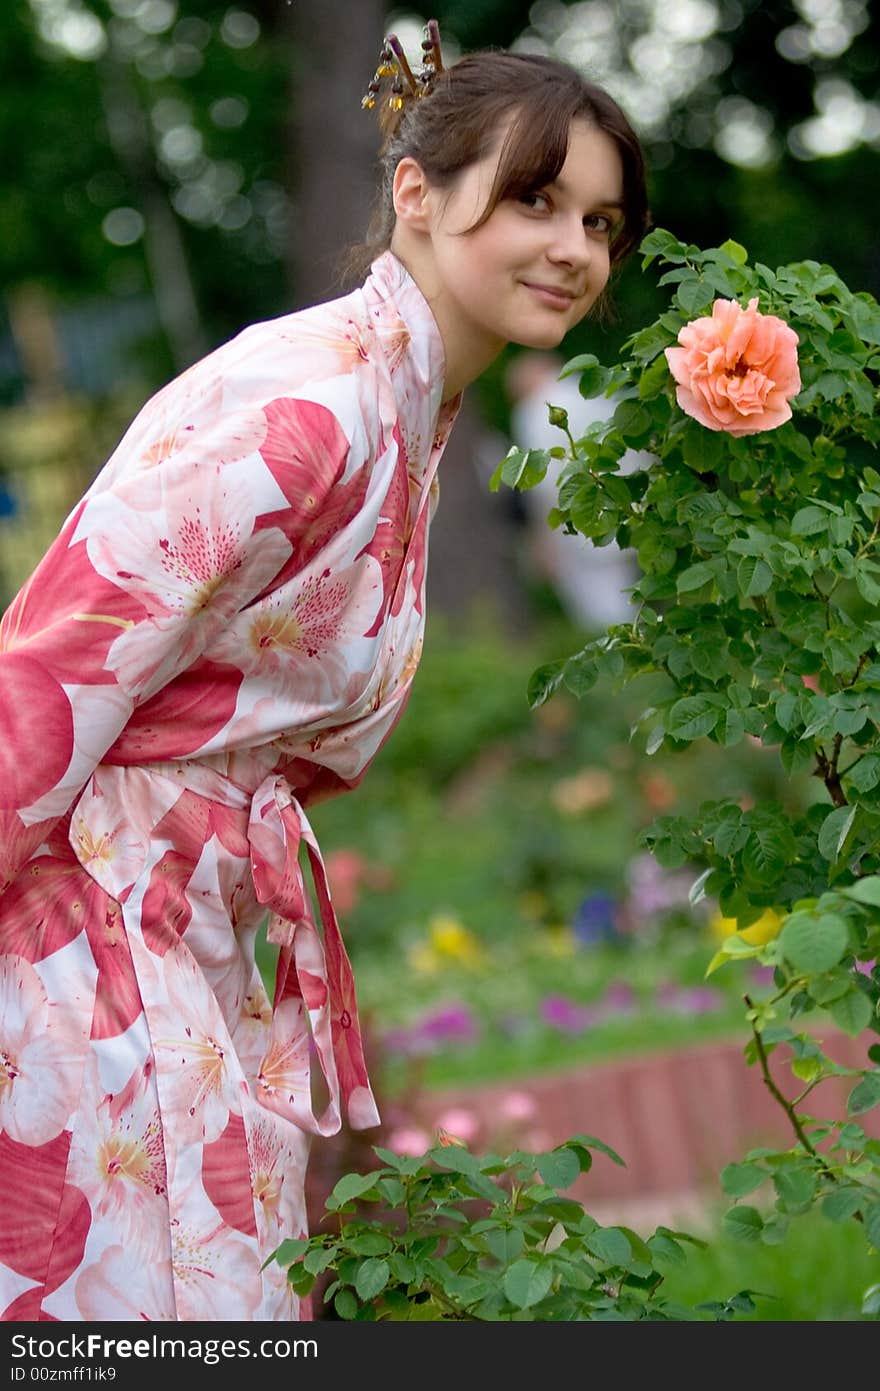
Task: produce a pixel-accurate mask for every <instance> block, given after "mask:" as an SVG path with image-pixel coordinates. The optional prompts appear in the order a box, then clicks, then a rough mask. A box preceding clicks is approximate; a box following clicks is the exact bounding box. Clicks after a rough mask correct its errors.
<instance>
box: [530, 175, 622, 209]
mask: <svg viewBox="0 0 880 1391" xmlns="http://www.w3.org/2000/svg"><path fill="white" fill-rule="evenodd" d="M545 187H547V188H556V189H558V190H559V192H560V193H570V192H571V188H570V186H569V184H567V183H566V182H565V179H558V178H557V179H551V180H550V182H549V183H548V184H546V185H545ZM591 202H592V203H593V204H594V206H595V207H597V208H619V209H621V210H622V209H623V199H622V197H621V196H620V194H615V195H614V197H613V198H593V199H591Z"/></svg>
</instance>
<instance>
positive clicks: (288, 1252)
mask: <svg viewBox="0 0 880 1391" xmlns="http://www.w3.org/2000/svg"><path fill="white" fill-rule="evenodd" d="M308 1249H309V1242H308V1238H303V1237H290V1238H289V1239H288V1240H287V1241H282V1243H281V1245H280V1246H279V1247H278V1250H277V1251H276V1252H275V1253H274V1255H273V1257H272V1259H273V1260H275V1261H277V1262H278V1264H279V1265H290V1264H291V1262H292V1261H296V1260H299V1258H300V1256H303V1255H305V1253H306V1251H308Z"/></svg>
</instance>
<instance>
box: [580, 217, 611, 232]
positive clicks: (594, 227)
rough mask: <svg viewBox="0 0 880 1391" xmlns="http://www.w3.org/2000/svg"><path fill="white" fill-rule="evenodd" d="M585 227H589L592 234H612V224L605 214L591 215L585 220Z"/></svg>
mask: <svg viewBox="0 0 880 1391" xmlns="http://www.w3.org/2000/svg"><path fill="white" fill-rule="evenodd" d="M584 226H585V227H589V229H590V231H591V232H601V233H602V234H603V235H605V236H607V235H608V234H609V233H610V232H611V228H612V222H611V218H610V217H608V216H606V214H605V213H591V214H590V216H589V217H585V218H584Z"/></svg>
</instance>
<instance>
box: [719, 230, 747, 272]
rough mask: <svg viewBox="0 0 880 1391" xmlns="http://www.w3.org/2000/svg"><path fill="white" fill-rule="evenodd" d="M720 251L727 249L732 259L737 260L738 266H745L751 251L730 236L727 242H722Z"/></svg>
mask: <svg viewBox="0 0 880 1391" xmlns="http://www.w3.org/2000/svg"><path fill="white" fill-rule="evenodd" d="M718 250H719V251H726V252H727V254H728V256H729V257H730V259H731V261H735V262H736V264H737V265H738V266H744V265H745V264H746V262H747V261H748V259H749V253H748V252H747V251H746V249H745V247H744V246H741V245H740V244H739V242H738V241H733V240H731V238H729V237H728V239H727V241H726V242H722V243H721V245H720V247H719V248H718Z"/></svg>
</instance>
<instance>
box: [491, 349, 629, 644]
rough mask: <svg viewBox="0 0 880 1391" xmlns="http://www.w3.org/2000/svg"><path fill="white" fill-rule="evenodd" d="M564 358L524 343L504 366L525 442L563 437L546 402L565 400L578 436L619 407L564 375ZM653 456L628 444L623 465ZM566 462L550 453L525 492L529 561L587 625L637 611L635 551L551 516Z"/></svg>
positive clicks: (513, 415)
mask: <svg viewBox="0 0 880 1391" xmlns="http://www.w3.org/2000/svg"><path fill="white" fill-rule="evenodd" d="M564 362H565V359H564V358H562V357H561V356H559V355H558V354H557V353H550V352H537V351H527V352H523V353H518V354H517V355H516V356H515V357H514V358H513V359H512V361H511V363H510V366H509V367H508V369H507V373H506V375H505V387H506V390H507V394H508V397H509V399H510V401H511V409H510V430H511V436H512V438H513V441H514V443H515V444H517V445H518V446H519V447H520V448H521V449H550V448H552V447H553V446H554V445H558V444H562V443H564V442H565V436H564V435H563V433H562V431H561V430H560V428H559V427H558V426H557V425H551V424H550V420H549V414H548V405H552V406H562V407H563V409H564V410H566V411H567V412H568V422H569V429H570V430H571V433H572V435H573V437H574V438H575V439H579V438H580V437H581V436H582V435H583V434H585V433H586V431H587V429H588V427H589V426H590V425H592V424H594V423H595V422H596V421H600V420H607V419H609V418H610V417H611V415H612V414H613V412H614V409H615V405H616V402H615V401H614V399H613V398H612V399H608V398H606V397H604V396H597V397H594V398H593V399H591V400H587V399H585V398H584V397H583V396H582V395H581V393H580V390H579V389H578V378H577V376H576V375H574V376H571V377H564V378H563V379H562V380H561V381H560V380H559V373H560V372H561V371H562V368H563V366H564ZM650 459H651V455H650V454H647V453H644V452H643V451H639V450H633V449H628V450H627V452H626V453H625V454H624V456H623V458H622V459H621V461H620V472H621V473H631V472H632V471H633V470H634V469H638V468H644V467H645V466H646V465H647V464H648V463H649V462H650ZM565 463H566V460H565V459H554V460H552V461H551V464H550V467H549V468H548V470H547V473H546V475H545V477H544V478H543V479H542V481H541V482H540V483H539V484H537V486H536V487H534V488H529V489H526V490H525V491H524V492H523V493H522V494H521V497H522V502H523V510H524V514H525V521H526V528H527V531H528V534H529V540H530V548H529V549H530V561H531V564H532V566H533V568H534V571H535V573H536V574H537V575H539V576H540V577H541V578H542V579H544V580H546V581H547V582H548V583H549V584H550V585H551V586H552V587H553V589H554V591H555V593H556V595H557V597H558V599H559V601H560V603H561V604H562V607H563V609H564V611H565V613H566V614H567V616H568V617H569V618H570V619H571V620H572V622H574V623H577V624H579V625H580V626H582V627H584V628H586V629H588V630H590V631H593V630H596V629H600V628H607V627H608V626H609V625H611V624H613V623H626V622H628V621H629V620H630V619H631V618H632V616H633V612H634V606H633V603H632V600H631V597H630V595H629V593H628V590H629V588H630V586H632V585H633V584H635V582H636V580H637V578H638V573H639V572H638V566H637V564H636V559H635V552H634V551H631V550H621V548H620V547H619V546H618V545H617V543H616V542H614V541H611V542H610V543H609V544H608V545H607V546H596V545H594V544H593V542H592V541H588V540H587V538H586V537H585V536H580V535H577V536H572V535H570V534H568V533H566V532H565V531H564V530H563V529H562V528H561V527H560V528H556V529H554V528H553V527H551V526H549V525H548V523H547V516H548V513H549V512H550V510H551V508H553V507H556V506H557V505H558V497H559V494H558V479H559V475H560V473H561V471H562V469H563V468H564V467H565Z"/></svg>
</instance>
